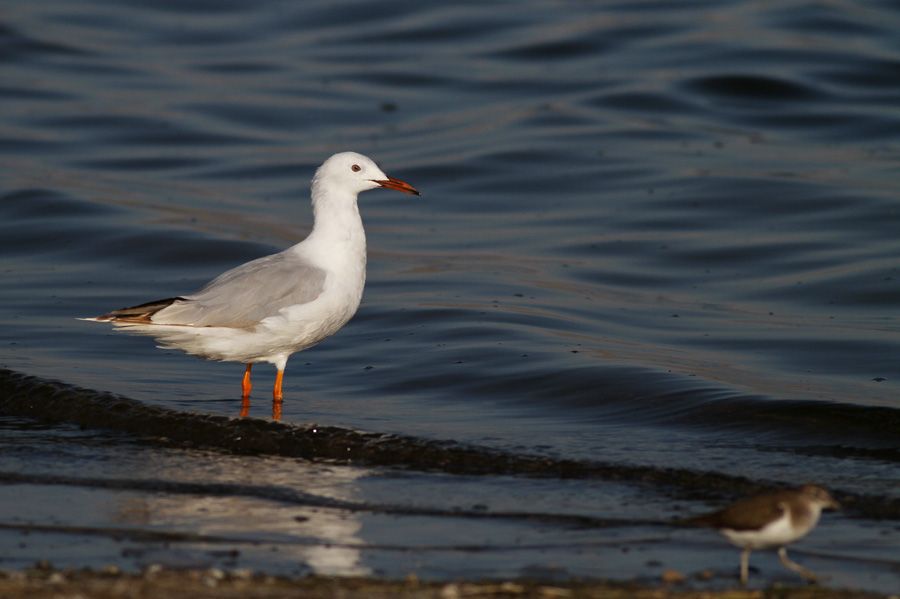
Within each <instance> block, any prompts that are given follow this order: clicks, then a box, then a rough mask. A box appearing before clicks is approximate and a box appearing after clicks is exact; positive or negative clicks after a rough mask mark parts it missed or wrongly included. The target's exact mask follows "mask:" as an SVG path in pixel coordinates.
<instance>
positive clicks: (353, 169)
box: [350, 164, 362, 173]
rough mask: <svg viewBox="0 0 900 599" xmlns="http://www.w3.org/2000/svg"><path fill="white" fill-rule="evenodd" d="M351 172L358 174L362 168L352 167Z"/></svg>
mask: <svg viewBox="0 0 900 599" xmlns="http://www.w3.org/2000/svg"><path fill="white" fill-rule="evenodd" d="M350 170H351V171H353V172H354V173H358V172H359V171H361V170H362V167H361V166H359V165H358V164H354V165H353V166H351V167H350Z"/></svg>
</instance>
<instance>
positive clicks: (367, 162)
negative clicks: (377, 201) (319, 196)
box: [313, 152, 419, 195]
mask: <svg viewBox="0 0 900 599" xmlns="http://www.w3.org/2000/svg"><path fill="white" fill-rule="evenodd" d="M313 185H314V186H320V188H321V189H323V190H326V189H327V190H335V191H338V190H340V191H345V192H349V193H351V194H353V195H356V194H358V193H360V192H363V191H366V190H368V189H376V188H378V187H384V188H385V189H396V190H397V191H402V192H404V193H411V194H415V195H419V192H418V191H417V190H416V188H414V187H413V186H412V185H410V184H409V183H406V182H405V181H401V180H400V179H395V178H393V177H389V176H387V175H386V174H384V171H382V170H381V169H380V168H379V167H378V165H377V164H375V161H374V160H372V159H371V158H369V157H368V156H363V155H362V154H357V153H356V152H341V153H339V154H335V155H334V156H332V157H331V158H329V159H328V160H326V161H325V162H324V163H323V164H322V166H320V167H319V170H317V171H316V176H315V178H314V179H313Z"/></svg>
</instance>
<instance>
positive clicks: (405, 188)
mask: <svg viewBox="0 0 900 599" xmlns="http://www.w3.org/2000/svg"><path fill="white" fill-rule="evenodd" d="M373 181H375V179H373ZM375 183H378V184H379V185H381V186H382V187H384V188H385V189H396V190H397V191H402V192H403V193H411V194H413V195H419V190H417V189H416V188H415V187H413V186H412V185H410V184H409V183H407V182H406V181H401V180H400V179H394V178H393V177H388V178H387V179H385V180H384V181H375Z"/></svg>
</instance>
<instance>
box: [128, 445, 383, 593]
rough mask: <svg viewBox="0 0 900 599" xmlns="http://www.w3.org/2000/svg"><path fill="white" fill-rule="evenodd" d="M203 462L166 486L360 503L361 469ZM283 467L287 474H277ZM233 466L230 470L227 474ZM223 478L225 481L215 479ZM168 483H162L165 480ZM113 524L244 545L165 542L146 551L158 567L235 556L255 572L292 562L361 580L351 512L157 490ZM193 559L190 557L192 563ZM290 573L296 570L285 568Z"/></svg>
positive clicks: (263, 461)
mask: <svg viewBox="0 0 900 599" xmlns="http://www.w3.org/2000/svg"><path fill="white" fill-rule="evenodd" d="M218 457H219V456H215V458H214V460H213V461H210V460H204V463H203V467H202V468H201V469H199V470H198V471H195V472H191V471H190V470H184V469H182V470H181V471H180V472H178V473H177V474H174V475H173V477H172V479H171V480H172V481H184V482H209V483H232V484H236V485H252V487H253V488H256V489H259V490H260V494H261V495H264V494H265V489H266V487H273V486H277V487H290V488H294V489H296V490H297V491H300V492H303V493H309V494H313V495H317V496H321V497H327V498H330V499H336V500H340V501H348V502H360V501H361V498H360V492H359V486H358V481H359V479H361V478H363V477H365V476H366V475H367V473H368V471H367V470H364V469H359V468H349V467H328V468H325V467H322V466H318V465H308V464H304V463H302V462H298V461H292V460H286V459H281V458H278V459H267V458H238V457H233V456H222V458H223V459H222V461H221V463H217V462H219V460H218V459H217V458H218ZM286 463H287V464H288V465H289V466H290V469H291V471H290V474H285V470H284V469H285V465H286ZM236 465H238V469H237V470H236V471H235V470H233V468H234V466H236ZM223 474H224V475H225V476H223ZM167 478H168V477H167ZM113 520H115V521H116V523H117V524H118V525H122V526H127V527H129V528H148V529H153V530H155V531H160V530H165V531H178V532H187V533H191V534H197V535H204V536H209V537H226V538H229V539H246V540H247V541H248V542H247V543H239V544H235V546H232V545H228V546H222V547H212V548H211V547H210V546H209V544H208V543H205V542H204V543H202V545H201V544H199V543H197V542H185V543H171V544H169V545H167V546H166V547H165V548H164V549H162V550H157V549H156V546H154V550H153V560H154V561H155V562H159V563H162V564H164V565H172V566H175V565H183V563H182V562H183V560H184V559H185V553H189V554H190V553H194V552H196V553H197V556H198V558H199V559H202V558H204V557H205V556H208V555H210V554H211V551H216V550H222V549H231V548H232V547H234V548H237V549H239V550H240V557H239V558H237V559H236V562H237V564H236V565H237V566H240V567H258V566H259V565H261V564H260V559H265V560H266V563H274V562H282V563H283V565H284V566H290V564H295V565H296V564H299V565H301V566H306V567H307V568H308V569H309V570H311V571H312V572H314V573H315V574H320V575H323V576H365V575H368V574H370V573H371V571H370V569H369V568H368V567H366V566H365V565H363V564H362V561H363V560H362V554H361V551H360V549H359V548H358V547H356V546H358V545H362V544H363V543H364V541H363V539H362V538H361V537H360V534H359V533H360V530H361V528H362V522H361V521H360V515H359V513H358V512H353V511H349V510H342V509H333V508H323V507H314V506H303V505H292V504H289V503H285V502H283V501H278V500H277V499H266V498H265V497H253V496H247V495H241V494H235V495H224V496H223V495H190V494H171V493H165V492H160V493H159V494H154V495H141V496H137V497H129V498H127V499H124V500H123V501H122V502H121V503H119V504H118V505H117V506H116V513H115V514H114V516H113ZM198 558H195V559H198ZM293 569H294V570H296V568H295V567H294V568H293Z"/></svg>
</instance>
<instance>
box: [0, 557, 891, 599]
mask: <svg viewBox="0 0 900 599" xmlns="http://www.w3.org/2000/svg"><path fill="white" fill-rule="evenodd" d="M676 574H677V573H676ZM675 579H677V577H674V578H673V580H675ZM298 596H302V597H309V598H312V599H318V598H323V599H324V598H330V597H341V598H342V599H357V598H359V599H363V598H374V599H379V598H385V599H387V598H394V597H400V598H407V599H462V598H467V599H472V598H475V599H477V598H482V597H483V598H487V597H510V598H513V597H521V598H541V599H557V598H558V599H562V598H572V599H589V598H594V599H596V598H601V597H602V598H604V599H607V598H608V599H664V598H673V599H763V598H769V597H778V599H900V595H883V594H880V593H872V592H867V591H858V590H852V589H830V588H823V587H819V586H814V585H812V586H781V585H779V584H774V585H771V586H768V587H766V588H764V589H742V588H728V589H722V590H696V589H691V588H689V587H687V586H685V585H683V584H681V583H680V582H671V583H666V582H664V581H661V582H660V583H659V584H658V585H653V584H649V583H645V582H640V583H639V582H613V581H604V580H592V581H571V582H561V583H557V582H540V581H527V580H507V581H502V580H491V581H453V582H423V581H419V580H418V579H416V578H415V577H408V578H406V579H403V580H385V579H380V578H336V577H326V576H305V577H300V578H286V577H277V576H270V575H267V574H264V573H260V572H252V571H250V570H234V571H224V570H220V569H216V568H212V569H206V570H173V569H165V568H162V567H160V566H157V565H151V566H149V567H147V568H145V569H144V571H142V572H140V573H126V572H122V571H121V570H119V569H118V568H117V567H115V566H109V567H107V568H104V569H103V570H100V571H96V570H90V569H77V570H76V569H56V568H54V567H53V566H52V565H50V564H48V563H38V564H36V565H35V566H33V567H32V568H28V569H25V570H0V597H3V598H4V599H18V598H22V599H24V598H26V597H27V598H37V599H41V598H48V599H49V598H50V597H53V598H62V597H73V598H74V597H90V598H95V599H114V598H121V597H128V598H129V599H144V598H146V599H150V598H155V597H167V598H174V599H179V598H185V599H187V598H189V597H190V598H199V599H206V598H209V599H213V598H223V599H229V598H235V599H237V598H239V597H240V598H248V599H280V598H287V597H298Z"/></svg>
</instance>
